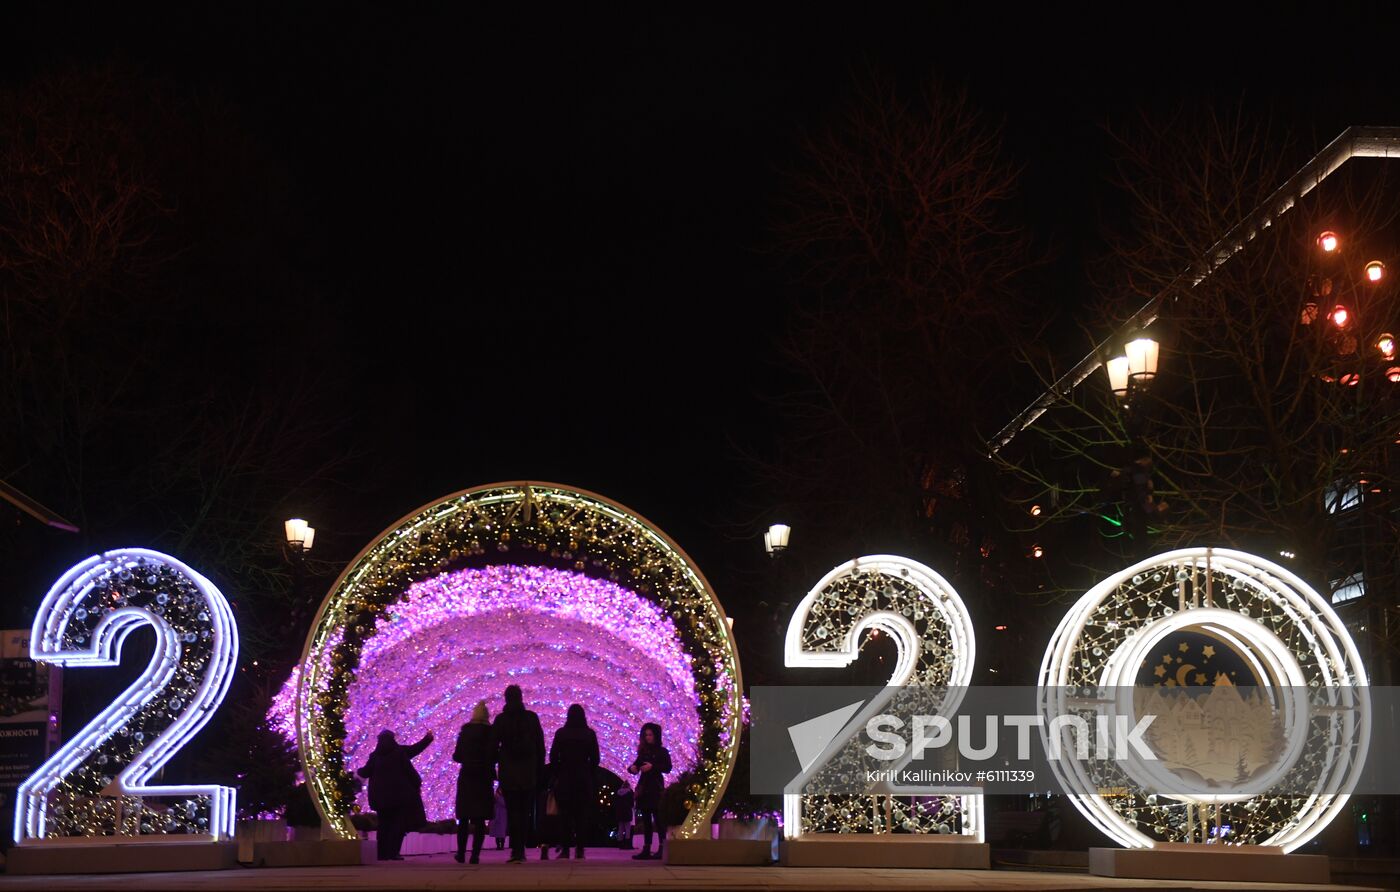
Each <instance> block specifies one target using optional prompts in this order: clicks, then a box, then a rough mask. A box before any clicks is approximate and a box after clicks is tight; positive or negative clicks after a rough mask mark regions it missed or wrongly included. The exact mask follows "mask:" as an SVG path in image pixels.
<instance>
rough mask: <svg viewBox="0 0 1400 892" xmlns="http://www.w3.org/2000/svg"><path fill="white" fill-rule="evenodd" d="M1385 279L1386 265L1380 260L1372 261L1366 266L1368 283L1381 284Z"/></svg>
mask: <svg viewBox="0 0 1400 892" xmlns="http://www.w3.org/2000/svg"><path fill="white" fill-rule="evenodd" d="M1383 278H1385V264H1384V263H1381V262H1380V261H1379V260H1372V261H1371V262H1370V263H1368V264H1366V281H1368V282H1379V281H1380V280H1381V279H1383Z"/></svg>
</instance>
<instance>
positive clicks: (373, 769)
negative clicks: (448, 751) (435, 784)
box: [358, 729, 433, 861]
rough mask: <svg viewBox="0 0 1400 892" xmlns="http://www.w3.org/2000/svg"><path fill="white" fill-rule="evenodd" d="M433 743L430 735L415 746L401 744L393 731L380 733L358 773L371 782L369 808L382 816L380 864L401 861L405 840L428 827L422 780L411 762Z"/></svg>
mask: <svg viewBox="0 0 1400 892" xmlns="http://www.w3.org/2000/svg"><path fill="white" fill-rule="evenodd" d="M432 742H433V732H431V731H429V732H428V733H427V734H424V735H423V739H422V740H420V741H418V742H417V743H415V744H413V745H412V746H403V745H402V744H400V743H399V742H398V741H397V740H396V739H394V732H393V731H390V730H388V729H385V730H383V731H380V732H379V740H378V742H377V743H376V744H375V747H374V752H372V753H370V754H369V761H367V762H366V763H365V764H364V767H363V768H361V769H360V770H359V772H358V774H359V775H360V777H363V778H367V779H368V780H369V807H370V808H372V809H374V812H375V814H377V815H378V816H379V829H378V831H376V840H375V843H376V849H377V850H378V851H377V853H376V854H377V857H378V859H379V860H380V861H402V860H403V856H402V855H401V854H399V850H400V849H401V848H403V838H404V836H406V835H407V834H408V832H409V831H410V830H416V829H418V828H419V827H421V826H423V824H425V823H427V820H428V816H427V814H426V812H425V809H424V808H423V778H422V776H421V775H419V774H418V769H416V768H414V767H413V761H412V760H413V759H414V757H416V756H417V755H418V754H419V753H421V752H423V750H425V749H427V748H428V745H429V744H430V743H432Z"/></svg>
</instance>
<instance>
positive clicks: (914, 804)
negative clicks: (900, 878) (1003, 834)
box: [783, 555, 984, 841]
mask: <svg viewBox="0 0 1400 892" xmlns="http://www.w3.org/2000/svg"><path fill="white" fill-rule="evenodd" d="M867 629H872V630H877V631H879V632H883V633H884V634H886V635H889V636H890V638H891V639H893V641H894V643H895V647H896V649H897V654H898V656H897V658H896V661H895V667H894V671H893V672H892V673H891V674H890V679H889V681H888V682H886V684H885V688H884V690H883V691H881V692H880V693H879V694H878V695H876V696H875V697H874V698H872V699H871V700H870V701H869V702H868V703H866V704H865V705H864V708H861V709H859V711H857V708H858V704H852V706H851V707H850V710H851V712H852V713H853V714H854V715H855V718H854V719H851V720H849V721H848V723H847V725H846V727H863V726H864V725H865V723H866V721H867V720H868V719H869V718H871V717H872V716H875V715H879V714H880V713H881V712H882V711H883V710H884V707H885V704H887V703H888V702H889V700H890V698H892V697H893V696H894V695H895V693H896V691H897V690H898V689H899V688H901V687H903V686H906V685H908V686H911V687H910V688H908V689H906V692H905V696H904V698H903V700H904V702H905V704H906V706H907V705H908V701H910V700H912V699H913V698H915V697H923V698H924V702H925V705H926V708H927V709H928V710H929V711H930V712H929V714H934V713H936V714H939V715H951V714H952V713H953V712H955V711H956V710H957V707H958V704H959V703H960V702H961V700H962V697H963V694H964V693H965V692H966V689H967V685H968V684H970V683H971V681H972V665H973V661H974V659H975V658H976V640H975V637H974V634H973V630H972V619H971V617H970V616H969V615H968V612H967V607H966V606H965V605H964V604H963V602H962V599H961V598H959V597H958V593H957V592H956V591H955V590H954V589H953V587H952V586H951V585H949V584H948V581H947V580H946V579H944V578H943V577H942V576H939V575H938V574H937V573H935V572H934V571H933V570H931V569H929V568H928V567H926V566H924V565H923V564H921V563H919V562H918V561H912V560H909V559H908V558H902V557H896V556H893V555H874V556H872V557H863V558H857V559H856V560H853V561H847V562H846V563H844V564H842V565H841V566H839V567H837V568H836V569H834V570H832V571H831V572H830V573H828V574H826V576H824V577H823V578H822V580H821V581H820V582H818V583H817V584H816V585H815V586H813V587H812V590H811V591H810V592H808V593H807V597H805V598H803V599H802V602H801V603H800V604H798V605H797V609H796V610H795V611H794V612H793V615H792V620H791V621H790V622H789V623H788V629H787V642H786V647H785V649H784V661H785V662H786V664H787V665H788V666H790V667H793V668H798V667H808V668H814V667H831V668H836V667H842V666H849V665H850V664H851V663H853V662H855V660H856V658H857V657H859V656H860V643H861V634H862V633H863V632H865V631H866V630H867ZM849 756H850V749H849V748H848V747H845V746H844V741H843V740H837V741H836V742H835V744H828V745H827V747H826V749H825V750H824V751H823V752H822V753H821V754H820V756H819V757H818V758H816V759H814V760H812V762H811V763H810V764H807V765H805V766H804V769H803V771H802V773H801V775H799V776H798V778H797V779H796V780H795V781H794V782H793V784H792V785H791V787H790V788H791V789H793V790H801V789H803V787H804V786H806V785H807V784H808V783H811V782H813V781H814V779H817V778H819V777H820V776H821V775H822V774H823V772H827V771H834V772H835V773H837V774H840V773H841V772H842V771H843V770H847V771H848V770H849V766H847V765H845V764H843V762H842V760H843V759H845V758H849ZM911 757H912V751H911V752H910V753H908V754H906V755H905V756H904V757H903V758H902V759H900V760H898V761H896V762H892V763H889V764H887V765H885V766H883V767H885V768H890V769H899V768H901V767H903V766H904V765H905V764H907V763H908V762H909V761H910V758H911ZM820 785H821V784H820V783H819V782H818V783H817V784H816V786H820ZM915 793H916V791H913V790H911V791H910V792H909V793H905V794H902V795H901V794H900V790H899V788H898V787H897V786H891V787H889V792H888V794H887V795H885V796H884V803H885V808H886V810H885V813H884V814H883V815H878V814H875V813H874V812H873V811H872V810H871V809H868V808H864V807H860V808H857V807H853V806H852V804H851V800H853V799H854V797H831V796H811V795H804V794H803V793H800V792H790V793H787V794H785V795H784V796H783V818H784V821H783V833H784V835H786V836H787V837H788V838H790V839H792V838H796V837H800V836H802V835H803V834H804V833H809V832H814V831H816V832H837V833H859V832H872V831H873V832H877V833H878V832H881V831H882V830H892V829H899V830H906V831H913V832H930V831H936V830H942V829H944V827H945V826H946V825H948V824H950V823H951V820H950V819H951V817H952V815H951V814H950V813H949V812H948V811H947V810H946V806H947V805H950V804H955V805H956V807H957V810H958V816H959V819H960V822H961V824H962V833H963V834H964V835H966V836H974V837H976V838H977V839H978V840H979V841H980V840H981V839H982V838H983V836H984V829H983V826H982V810H983V800H982V796H981V795H980V794H977V793H974V792H972V791H968V792H966V793H961V794H959V795H956V796H948V797H922V799H920V798H911V797H913V796H914V795H915ZM842 800H845V801H842ZM906 800H907V801H906ZM931 800H932V801H931ZM944 800H947V802H946V803H945V802H944ZM930 805H931V806H932V811H931V812H930V811H929V809H928V807H929V806H930ZM896 815H897V817H896ZM896 825H898V826H896Z"/></svg>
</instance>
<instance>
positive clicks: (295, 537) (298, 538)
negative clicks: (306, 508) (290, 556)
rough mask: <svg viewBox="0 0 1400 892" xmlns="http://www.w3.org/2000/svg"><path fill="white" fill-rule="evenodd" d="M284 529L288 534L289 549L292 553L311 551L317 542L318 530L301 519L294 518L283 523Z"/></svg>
mask: <svg viewBox="0 0 1400 892" xmlns="http://www.w3.org/2000/svg"><path fill="white" fill-rule="evenodd" d="M282 529H283V530H284V531H286V534H287V547H288V548H290V549H292V551H295V552H305V551H310V550H311V543H312V542H314V541H316V530H315V529H314V528H313V527H312V526H311V525H310V524H308V523H307V522H306V521H304V520H302V519H301V518H299V517H294V518H292V519H291V520H288V521H286V522H285V523H283V524H282Z"/></svg>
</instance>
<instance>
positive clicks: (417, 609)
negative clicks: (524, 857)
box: [268, 565, 702, 820]
mask: <svg viewBox="0 0 1400 892" xmlns="http://www.w3.org/2000/svg"><path fill="white" fill-rule="evenodd" d="M337 637H338V636H337ZM327 651H329V649H327ZM296 680H297V676H296V674H295V673H294V674H293V676H292V678H291V679H289V680H288V682H287V684H286V685H285V686H284V687H283V689H282V691H281V693H279V694H278V696H277V698H276V699H275V700H274V702H273V706H272V709H271V710H270V712H269V714H268V722H269V725H271V726H272V727H273V728H275V729H277V730H279V731H281V732H282V733H284V734H285V735H286V736H288V738H289V739H293V740H295V715H294V703H295V686H296ZM511 683H515V684H519V685H520V686H521V688H522V689H523V690H524V692H525V700H526V704H527V705H528V706H529V707H530V708H532V709H534V710H535V711H536V712H538V713H539V715H540V720H541V722H542V723H543V724H544V728H545V737H546V742H548V740H549V739H551V738H552V737H553V734H554V731H555V729H557V728H558V727H560V726H561V725H562V724H563V722H564V713H565V710H566V709H567V708H568V706H569V704H571V703H580V704H582V705H583V707H584V709H585V710H586V711H587V712H588V719H589V723H590V724H591V725H592V726H593V727H594V729H595V730H597V732H598V742H599V746H600V749H601V752H602V762H603V767H605V768H608V769H610V770H612V771H614V772H616V773H619V774H621V773H623V771H622V769H623V766H625V765H627V764H628V763H630V762H631V761H632V758H633V756H634V755H635V753H636V744H637V732H638V729H639V728H640V727H641V724H642V723H643V722H647V721H655V722H660V723H661V725H662V727H663V728H665V733H666V744H667V746H668V748H669V749H670V750H671V758H672V761H673V762H674V765H675V771H674V772H673V774H672V775H671V778H672V779H674V777H675V776H676V774H678V773H679V772H682V771H686V770H690V769H692V768H694V767H695V765H696V762H697V759H698V753H697V749H698V742H699V740H700V738H701V731H702V729H701V720H700V714H699V711H698V699H697V696H696V691H695V680H694V675H693V672H692V660H691V657H690V656H689V655H688V654H687V653H686V651H685V649H684V647H682V645H681V641H680V637H679V635H678V634H677V631H676V626H675V623H674V622H673V621H672V620H671V618H670V617H669V616H667V615H666V612H665V611H664V610H662V609H661V608H660V607H659V606H657V605H656V604H653V603H652V602H651V601H649V600H647V599H646V598H644V597H642V596H640V595H638V594H637V593H635V592H633V591H631V590H629V589H627V588H625V587H623V586H621V585H618V584H616V583H612V582H607V581H604V580H600V579H594V578H592V577H589V576H586V575H584V574H582V573H574V572H570V571H566V570H555V569H550V568H545V567H525V566H515V565H501V566H494V567H486V568H482V569H473V570H459V571H456V572H452V573H445V574H443V575H441V576H435V577H433V578H431V579H426V580H423V581H422V582H419V583H416V584H414V585H412V586H410V587H409V589H408V591H407V592H406V593H405V594H404V597H403V598H402V599H401V600H400V601H398V602H397V603H395V604H393V605H392V606H390V607H389V608H388V609H387V610H386V611H385V613H384V614H383V616H382V617H381V618H380V620H379V623H378V626H377V628H376V630H375V633H374V634H373V636H372V637H369V638H368V640H367V641H366V642H365V644H364V647H363V649H362V650H361V654H360V663H359V667H358V668H357V669H356V671H355V678H354V681H352V682H351V684H350V687H349V689H348V691H347V701H348V702H347V707H346V710H345V725H346V739H345V765H346V767H347V768H348V769H350V770H354V769H355V768H358V767H359V766H360V765H362V764H364V762H365V760H366V759H367V758H368V755H369V752H370V750H371V749H373V747H374V742H375V736H376V735H377V734H378V733H379V731H380V730H381V729H383V728H391V729H393V730H394V731H395V732H397V734H398V737H399V740H400V741H401V742H412V741H414V740H416V739H418V738H419V737H421V736H422V735H423V734H424V733H425V732H427V731H430V730H431V731H433V732H434V734H435V735H436V740H435V741H434V743H433V745H432V746H430V747H429V748H428V750H427V751H426V752H425V753H424V754H423V755H422V756H420V757H419V758H418V759H417V760H416V763H415V764H416V765H417V766H418V769H419V772H420V773H421V774H422V775H423V797H424V801H425V802H426V804H427V811H428V817H429V819H431V820H437V819H441V818H450V817H451V816H452V802H453V791H454V789H455V786H454V785H455V783H456V775H457V770H456V769H457V766H456V764H455V763H454V762H452V761H451V755H452V747H453V743H454V742H455V740H456V736H457V731H458V729H459V728H460V727H461V726H462V723H463V722H465V721H466V720H467V718H468V716H469V713H470V712H471V708H472V706H473V705H475V703H476V702H477V701H478V700H485V701H486V702H487V705H488V707H489V708H490V709H491V714H492V716H493V717H494V716H495V715H496V713H497V711H498V710H499V709H500V707H501V705H502V699H501V697H502V692H503V691H504V689H505V687H506V685H508V684H511ZM358 802H359V804H360V807H361V809H362V810H363V809H366V808H367V805H366V803H365V799H364V792H363V791H361V792H360V794H359V797H358Z"/></svg>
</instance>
